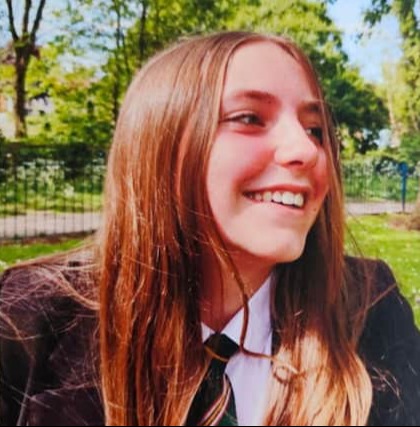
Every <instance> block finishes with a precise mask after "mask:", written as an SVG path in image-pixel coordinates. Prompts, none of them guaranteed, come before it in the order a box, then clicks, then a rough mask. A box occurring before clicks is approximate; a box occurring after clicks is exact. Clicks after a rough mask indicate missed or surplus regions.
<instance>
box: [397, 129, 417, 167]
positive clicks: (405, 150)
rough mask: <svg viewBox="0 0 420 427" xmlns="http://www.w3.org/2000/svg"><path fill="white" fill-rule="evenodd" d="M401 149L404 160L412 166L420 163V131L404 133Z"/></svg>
mask: <svg viewBox="0 0 420 427" xmlns="http://www.w3.org/2000/svg"><path fill="white" fill-rule="evenodd" d="M400 151H401V158H402V160H404V161H406V162H408V163H410V164H411V165H412V166H416V165H418V164H420V132H419V133H411V134H409V133H407V134H406V135H404V137H403V139H402V143H401V148H400Z"/></svg>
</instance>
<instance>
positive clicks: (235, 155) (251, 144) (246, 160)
mask: <svg viewBox="0 0 420 427" xmlns="http://www.w3.org/2000/svg"><path fill="white" fill-rule="evenodd" d="M270 156H272V153H271V152H270V151H269V150H268V149H267V146H266V145H265V144H263V143H262V142H261V141H256V140H255V137H254V138H253V137H244V136H243V135H234V134H231V135H229V136H224V137H220V138H217V139H216V141H215V143H214V145H213V147H212V152H211V155H210V163H209V174H208V187H209V190H211V188H212V187H214V183H216V182H223V184H224V187H225V188H229V189H232V188H233V189H241V187H243V185H244V184H245V183H246V181H248V180H250V179H252V178H253V177H255V176H257V175H259V174H260V173H261V172H262V171H263V170H264V168H265V167H266V166H267V161H268V159H269V158H270Z"/></svg>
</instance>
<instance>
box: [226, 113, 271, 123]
mask: <svg viewBox="0 0 420 427" xmlns="http://www.w3.org/2000/svg"><path fill="white" fill-rule="evenodd" d="M226 121H227V122H236V123H242V124H244V125H247V126H264V122H263V120H262V119H261V118H260V117H259V116H257V115H256V114H252V113H243V114H238V115H237V116H233V117H230V118H228V119H227V120H226Z"/></svg>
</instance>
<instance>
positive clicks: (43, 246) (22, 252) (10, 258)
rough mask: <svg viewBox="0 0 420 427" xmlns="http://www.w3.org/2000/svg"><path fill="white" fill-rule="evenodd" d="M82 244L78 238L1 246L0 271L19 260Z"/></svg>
mask: <svg viewBox="0 0 420 427" xmlns="http://www.w3.org/2000/svg"><path fill="white" fill-rule="evenodd" d="M79 244H80V240H78V239H70V240H63V241H61V242H60V243H54V244H51V243H31V244H23V245H22V244H16V245H9V244H7V245H3V246H0V272H1V271H3V270H4V269H5V268H7V267H8V266H11V265H13V264H14V263H16V262H18V261H25V260H28V259H31V258H36V257H39V256H43V255H48V254H52V253H55V252H60V251H66V250H68V249H73V248H75V247H76V246H77V245H79Z"/></svg>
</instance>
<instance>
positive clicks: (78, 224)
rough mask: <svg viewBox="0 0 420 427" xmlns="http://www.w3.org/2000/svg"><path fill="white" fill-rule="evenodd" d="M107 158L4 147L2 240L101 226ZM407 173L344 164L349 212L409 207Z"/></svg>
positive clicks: (412, 176) (412, 192) (80, 147)
mask: <svg viewBox="0 0 420 427" xmlns="http://www.w3.org/2000/svg"><path fill="white" fill-rule="evenodd" d="M106 157H107V151H106V149H104V148H98V147H92V146H91V145H88V144H72V145H55V146H28V145H26V146H25V145H21V144H8V145H3V146H2V145H0V242H1V241H2V240H10V239H24V238H32V237H41V236H48V235H57V234H72V233H89V232H92V231H94V230H96V229H97V228H98V226H99V224H100V220H101V209H102V188H103V180H104V176H105V169H106ZM406 172H407V173H406V174H404V173H401V170H400V168H399V165H398V164H390V163H388V164H385V166H384V164H375V163H372V162H369V161H365V162H362V163H360V162H359V163H355V162H351V163H349V162H346V163H344V165H343V178H344V183H345V194H346V204H347V209H348V212H350V213H354V214H363V213H381V212H401V211H403V210H404V209H405V210H407V211H409V210H410V209H411V208H412V207H413V206H414V202H415V201H416V199H417V194H418V190H419V184H420V173H419V170H417V171H416V170H414V169H411V170H410V169H408V170H407V171H406ZM403 177H405V181H404V180H403ZM404 182H405V184H404ZM404 188H405V192H403V191H402V190H403V189H404ZM403 194H405V196H403ZM404 197H405V198H404ZM404 202H405V203H404Z"/></svg>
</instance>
